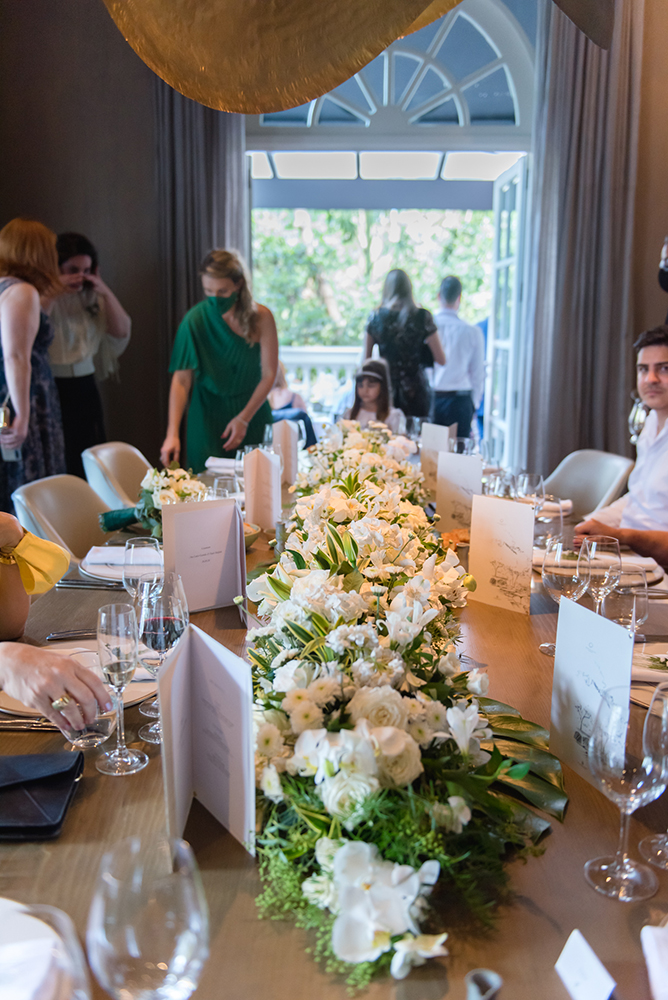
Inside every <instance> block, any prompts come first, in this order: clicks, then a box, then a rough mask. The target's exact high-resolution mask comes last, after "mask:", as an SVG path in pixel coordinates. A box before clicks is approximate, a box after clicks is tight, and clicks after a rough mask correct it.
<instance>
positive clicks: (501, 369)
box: [492, 347, 508, 420]
mask: <svg viewBox="0 0 668 1000" xmlns="http://www.w3.org/2000/svg"><path fill="white" fill-rule="evenodd" d="M507 392H508V350H507V348H505V347H495V348H494V362H493V369H492V415H493V416H494V417H496V418H497V420H505V419H506V396H507Z"/></svg>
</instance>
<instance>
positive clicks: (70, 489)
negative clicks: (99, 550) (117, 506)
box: [12, 476, 110, 563]
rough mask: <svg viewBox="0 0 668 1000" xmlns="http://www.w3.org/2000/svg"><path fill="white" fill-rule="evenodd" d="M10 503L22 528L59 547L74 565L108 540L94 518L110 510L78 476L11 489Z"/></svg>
mask: <svg viewBox="0 0 668 1000" xmlns="http://www.w3.org/2000/svg"><path fill="white" fill-rule="evenodd" d="M12 500H13V501H14V507H15V509H16V516H17V517H18V519H19V521H20V522H21V524H22V525H23V527H24V528H25V529H26V530H27V531H32V533H33V534H34V535H39V537H40V538H48V539H49V540H50V541H52V542H57V543H58V545H62V547H63V548H64V549H66V550H67V551H68V552H69V553H70V556H71V558H72V560H73V561H74V562H77V563H79V562H81V560H82V559H83V558H84V556H85V555H86V553H87V552H88V550H89V549H90V548H91V546H93V545H104V543H105V542H106V541H107V539H108V538H109V535H106V534H105V533H104V532H103V531H102V528H101V527H100V525H99V522H98V515H99V514H102V513H103V512H104V511H107V510H109V509H110V508H109V507H108V505H107V504H106V503H105V502H104V501H103V500H100V498H99V496H98V495H97V493H96V492H95V491H94V490H93V489H91V487H90V486H89V485H88V483H87V482H86V481H85V480H84V479H80V478H79V476H47V478H46V479H35V480H34V482H32V483H26V484H25V486H19V488H18V489H17V490H14V492H13V493H12Z"/></svg>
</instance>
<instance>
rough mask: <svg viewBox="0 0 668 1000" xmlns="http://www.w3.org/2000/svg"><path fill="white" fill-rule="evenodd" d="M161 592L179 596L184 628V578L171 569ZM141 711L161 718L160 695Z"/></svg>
mask: <svg viewBox="0 0 668 1000" xmlns="http://www.w3.org/2000/svg"><path fill="white" fill-rule="evenodd" d="M161 593H165V594H172V595H173V596H174V597H176V598H178V600H179V602H180V604H181V617H182V619H183V621H184V628H185V626H186V625H187V624H188V622H189V621H190V615H189V613H188V600H187V598H186V592H185V588H184V586H183V580H182V579H181V577H180V576H179V574H178V573H174V572H173V571H170V572H169V573H166V574H165V578H164V580H163V584H162V591H161ZM140 638H141V636H140ZM141 659H142V662H143V657H141ZM139 712H140V714H141V715H144V716H146V718H147V719H159V718H160V700H159V698H158V696H157V695H156V697H155V698H151V700H150V701H143V702H142V703H141V705H140V706H139ZM140 734H141V730H140ZM149 742H150V741H149Z"/></svg>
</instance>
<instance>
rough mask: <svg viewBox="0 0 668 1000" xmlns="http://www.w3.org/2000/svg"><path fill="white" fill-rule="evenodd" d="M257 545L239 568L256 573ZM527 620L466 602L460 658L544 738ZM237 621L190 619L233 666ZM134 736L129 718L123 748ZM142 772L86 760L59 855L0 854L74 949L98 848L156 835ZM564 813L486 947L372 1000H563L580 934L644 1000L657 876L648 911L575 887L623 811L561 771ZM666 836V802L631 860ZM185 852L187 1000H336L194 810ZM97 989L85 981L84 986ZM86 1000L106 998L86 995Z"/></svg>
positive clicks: (543, 672)
mask: <svg viewBox="0 0 668 1000" xmlns="http://www.w3.org/2000/svg"><path fill="white" fill-rule="evenodd" d="M268 556H269V550H268V549H267V547H266V544H265V543H264V542H263V541H262V539H261V540H260V541H258V543H256V545H255V546H254V549H253V552H252V553H251V558H250V559H249V564H250V565H253V563H255V562H259V561H262V560H266V559H267V558H268ZM535 587H536V590H535V593H534V594H533V596H532V611H533V612H534V613H533V614H532V615H531V617H528V616H524V615H521V614H516V613H512V612H506V611H501V610H497V609H494V608H489V607H486V606H484V605H481V604H476V603H473V602H471V603H470V604H469V605H468V607H467V608H465V609H464V611H463V612H462V615H461V621H462V626H463V628H462V631H463V641H462V644H461V651H462V652H463V653H465V654H466V655H468V656H469V657H470V658H471V659H473V660H475V661H476V662H477V663H478V664H480V665H485V666H486V667H487V668H488V671H489V677H490V692H489V693H490V695H491V696H492V697H496V698H498V699H500V700H502V701H505V702H508V703H510V704H511V705H514V706H515V707H516V708H517V709H519V710H520V711H521V712H522V714H523V715H525V716H526V717H527V718H530V719H532V720H534V721H535V722H538V723H541V724H542V725H544V726H549V720H550V698H551V685H552V666H553V660H552V659H551V658H550V657H547V656H544V655H542V654H541V653H540V652H539V650H538V644H539V643H540V642H542V641H546V640H552V639H553V637H554V635H555V632H556V618H557V616H556V605H554V604H552V602H551V601H550V600H549V598H547V597H546V596H545V595H544V594H543V593H542V591H541V588H540V583H539V581H537V580H536V582H535ZM120 597H121V595H115V594H113V593H111V592H109V593H105V592H88V591H72V590H65V591H52V592H51V593H49V594H46V595H45V596H44V597H41V598H40V599H39V600H38V601H36V602H35V605H34V607H33V610H32V612H31V615H30V619H29V621H28V628H27V632H26V638H27V639H28V641H33V642H37V643H42V642H43V641H44V639H45V637H46V634H47V633H48V632H49V631H50V630H51V629H53V628H59V629H62V628H70V627H87V626H94V624H95V621H96V611H97V608H98V606H99V605H101V604H103V603H108V602H111V601H113V600H118V599H120ZM235 615H236V612H235V611H234V610H233V609H227V610H226V609H222V610H219V611H207V612H201V613H199V614H195V615H193V616H192V620H193V622H194V623H195V624H197V625H198V626H199V627H200V628H202V629H203V630H204V631H205V632H207V633H209V634H210V635H212V636H213V637H214V638H216V639H217V640H219V641H220V642H222V643H223V644H224V645H225V646H227V647H228V648H230V649H232V650H234V652H236V653H238V654H240V655H243V652H244V648H245V631H244V630H243V629H242V628H241V627H239V625H238V622H236V621H235ZM645 632H646V633H647V635H648V637H654V638H657V637H658V636H662V637H666V638H668V602H665V603H663V602H658V601H657V602H653V603H652V604H651V605H650V619H649V622H648V626H647V627H646V628H645ZM140 720H141V721H145V720H143V719H142V717H141V716H140V715H139V712H138V709H136V708H133V709H130V710H128V712H127V723H128V725H127V728H128V742H129V743H132V742H133V741H134V739H135V733H136V730H137V728H138V725H139V723H140ZM1 739H2V751H3V753H29V752H37V751H53V750H58V749H61V748H62V747H63V742H64V741H63V738H62V737H61V736H60V735H59V734H57V733H55V734H54V733H3V734H2V737H1ZM143 749H144V750H145V751H146V752H147V753H148V755H149V757H150V763H149V766H148V767H147V768H146V769H145V770H144V771H141V772H140V773H139V774H136V775H132V776H128V777H125V778H113V777H107V776H103V775H101V774H99V772H98V771H96V769H95V766H94V759H95V755H96V753H98V752H101V751H88V752H87V754H86V768H85V776H84V779H83V781H82V783H81V786H80V789H79V791H78V793H77V795H76V796H75V799H74V802H73V804H72V807H71V809H70V812H69V814H68V816H67V819H66V822H65V826H64V828H63V832H62V834H61V836H60V837H59V838H58V840H55V841H47V842H44V843H32V844H4V845H1V846H0V895H2V896H8V897H10V898H13V899H17V900H20V901H22V902H26V903H33V902H34V903H36V902H40V903H49V904H52V905H54V906H58V907H60V908H61V909H63V910H65V911H66V912H67V913H69V914H70V916H71V917H72V919H73V920H74V923H75V925H76V927H77V929H78V931H79V934H80V935H81V936H82V937H83V935H84V933H85V926H86V918H87V913H88V908H89V905H90V901H91V896H92V892H93V886H94V882H95V878H96V874H97V868H98V864H99V861H100V857H101V855H102V852H103V851H104V849H105V847H106V845H108V844H112V843H114V842H115V841H117V840H118V839H120V838H122V837H127V836H130V835H134V834H142V835H148V834H153V833H155V834H159V833H160V832H161V831H162V830H163V829H164V826H165V822H164V803H163V790H162V774H161V767H160V749H159V747H152V746H147V745H143ZM565 772H566V774H565V776H566V789H567V792H568V794H569V796H570V804H569V807H568V811H567V814H566V820H565V822H564V823H563V824H560V823H558V822H556V821H554V822H553V826H552V833H551V834H550V835H549V836H548V837H547V838H546V840H545V844H544V846H545V852H544V854H542V855H540V856H538V857H535V858H529V859H528V861H527V862H523V861H514V862H511V864H510V865H509V872H510V878H511V887H512V890H513V892H514V898H513V901H512V902H511V903H510V904H509V905H506V906H504V907H503V908H502V909H501V910H500V911H499V913H498V919H497V925H496V929H495V930H493V931H490V932H480V931H476V932H470V931H462V932H460V933H458V932H457V930H456V929H452V930H451V934H450V939H449V941H448V945H449V948H450V957H449V958H448V959H438V960H432V961H430V962H428V963H427V965H425V966H424V967H422V968H421V969H417V970H415V971H413V972H412V973H411V975H410V976H409V977H408V979H406V980H404V981H401V982H395V981H393V980H390V979H384V980H380V981H378V982H375V983H373V984H372V985H371V987H370V988H369V990H368V991H367V993H366V994H364V996H366V997H368V998H369V1000H379V998H383V1000H440V998H445V997H447V998H448V1000H464V997H465V996H466V989H465V985H464V981H463V977H464V975H465V974H466V972H468V971H470V970H471V969H473V968H480V967H485V968H490V969H494V970H495V971H496V972H498V973H499V974H500V975H501V976H502V977H503V979H504V982H505V986H504V989H503V990H502V992H501V997H502V998H507V1000H566V998H567V993H566V990H565V989H564V987H563V985H562V984H561V981H560V979H559V978H558V976H557V974H556V972H555V971H554V963H555V961H556V960H557V958H558V956H559V953H560V952H561V950H562V948H563V946H564V944H565V942H566V939H567V938H568V936H569V934H570V933H571V931H572V930H573V929H574V928H576V927H577V928H579V930H580V931H581V932H582V933H583V934H584V936H585V938H586V939H587V940H588V941H589V943H590V944H591V946H592V947H593V949H594V950H595V952H596V953H597V955H598V956H599V958H600V959H601V961H602V962H603V963H604V965H605V966H606V967H607V969H608V970H609V972H610V974H611V975H612V976H613V978H614V979H615V980H616V981H617V984H618V988H617V990H616V992H615V997H616V998H617V1000H650V993H649V985H648V981H647V974H646V971H645V964H644V961H643V957H642V951H641V948H640V929H641V927H642V926H643V925H644V924H646V923H658V922H659V921H660V920H661V919H662V918H663V917H664V916H665V915H666V914H667V913H668V874H667V873H657V874H658V877H659V892H658V893H657V895H656V896H655V897H654V898H653V899H651V900H649V901H647V902H645V903H635V904H624V903H619V902H615V901H613V900H609V899H607V898H605V897H604V896H601V895H599V894H598V893H596V892H595V891H594V890H593V889H590V888H589V887H588V886H587V884H586V883H585V880H584V876H583V871H582V869H583V865H584V863H585V861H587V860H588V859H589V858H592V857H596V856H598V855H601V854H605V853H614V850H615V848H616V844H617V837H618V831H619V812H618V810H617V808H616V807H615V806H614V805H613V804H612V803H611V802H609V801H608V800H607V799H606V798H605V797H604V796H603V794H602V793H601V792H599V791H597V790H595V789H594V788H593V787H591V786H590V785H589V784H588V783H587V782H585V781H584V780H583V779H582V778H580V777H579V776H578V775H576V774H574V773H573V772H572V771H570V770H569V769H568V768H566V769H565ZM667 826H668V796H664V797H662V798H661V799H659V800H658V801H657V802H655V803H653V804H652V805H650V806H647V807H646V808H644V809H642V810H639V811H638V812H637V813H636V814H635V815H634V816H633V818H632V822H631V837H630V845H631V853H632V854H634V855H635V856H637V852H636V845H637V843H638V841H639V840H640V839H641V838H642V837H643V836H645V835H646V834H647V833H648V832H662V831H665V829H666V827H667ZM185 836H186V839H187V840H189V841H190V843H191V844H192V846H193V848H194V850H195V853H196V856H197V860H198V862H199V866H200V869H201V872H202V879H203V883H204V888H205V891H206V895H207V899H208V903H209V908H210V918H211V957H210V959H209V961H208V963H207V966H206V968H205V971H204V974H203V977H202V981H201V983H200V986H199V988H198V990H197V991H196V993H195V994H194V996H195V997H196V998H197V1000H218V998H222V997H224V998H225V1000H260V998H262V1000H264V998H269V997H271V998H272V1000H314V998H319V1000H320V998H321V1000H346V998H347V992H346V988H345V986H344V984H343V983H342V982H341V981H340V980H338V979H335V978H333V977H330V976H326V975H325V974H324V972H322V971H321V970H320V968H319V967H318V966H317V965H316V964H315V963H314V962H313V961H312V959H311V958H310V957H309V956H308V955H307V954H306V953H305V948H306V947H308V944H309V941H308V938H307V936H306V934H305V933H304V932H303V931H298V930H296V929H295V928H294V927H293V926H292V925H291V924H289V923H283V922H279V921H267V920H265V921H260V920H258V919H257V915H256V909H255V905H254V899H255V897H256V895H257V894H258V891H259V889H260V882H259V878H258V874H257V868H256V865H255V862H254V861H253V860H252V859H251V858H250V857H249V856H248V855H247V854H246V852H245V851H244V850H243V848H241V847H240V846H239V845H238V844H237V843H236V841H235V840H233V838H232V837H231V836H230V835H229V834H228V833H227V832H226V831H225V830H224V829H223V827H221V826H220V824H219V823H218V822H217V821H216V820H214V819H213V818H212V817H211V816H210V815H209V814H208V813H207V812H206V811H205V810H204V809H203V808H202V807H201V806H200V805H199V804H198V803H197V802H195V803H194V805H193V808H192V811H191V814H190V818H189V821H188V826H187V829H186V833H185ZM91 978H92V977H91ZM93 996H94V997H95V998H96V1000H98V998H100V1000H101V998H102V997H104V996H106V994H105V993H104V992H103V991H102V990H101V989H100V988H99V986H98V985H97V983H95V981H94V980H93Z"/></svg>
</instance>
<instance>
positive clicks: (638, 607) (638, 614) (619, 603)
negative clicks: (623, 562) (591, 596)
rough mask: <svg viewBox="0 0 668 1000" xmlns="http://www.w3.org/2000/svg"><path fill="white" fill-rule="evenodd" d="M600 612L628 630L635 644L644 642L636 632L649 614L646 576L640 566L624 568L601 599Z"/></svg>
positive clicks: (640, 634)
mask: <svg viewBox="0 0 668 1000" xmlns="http://www.w3.org/2000/svg"><path fill="white" fill-rule="evenodd" d="M601 610H602V613H603V615H604V616H605V617H606V618H609V619H610V620H611V621H613V622H617V624H618V625H623V626H624V628H626V629H628V630H629V632H630V633H631V634H632V635H633V637H634V641H635V642H645V636H644V635H642V633H641V632H639V631H638V629H639V627H640V626H641V625H643V624H644V623H645V622H646V621H647V616H648V614H649V600H648V597H647V574H646V573H645V570H644V569H643V568H642V566H624V568H623V569H622V574H621V576H620V578H619V580H618V582H617V583H616V584H615V587H614V589H613V590H611V591H610V593H609V594H606V595H605V597H604V598H603V604H602V605H601Z"/></svg>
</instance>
